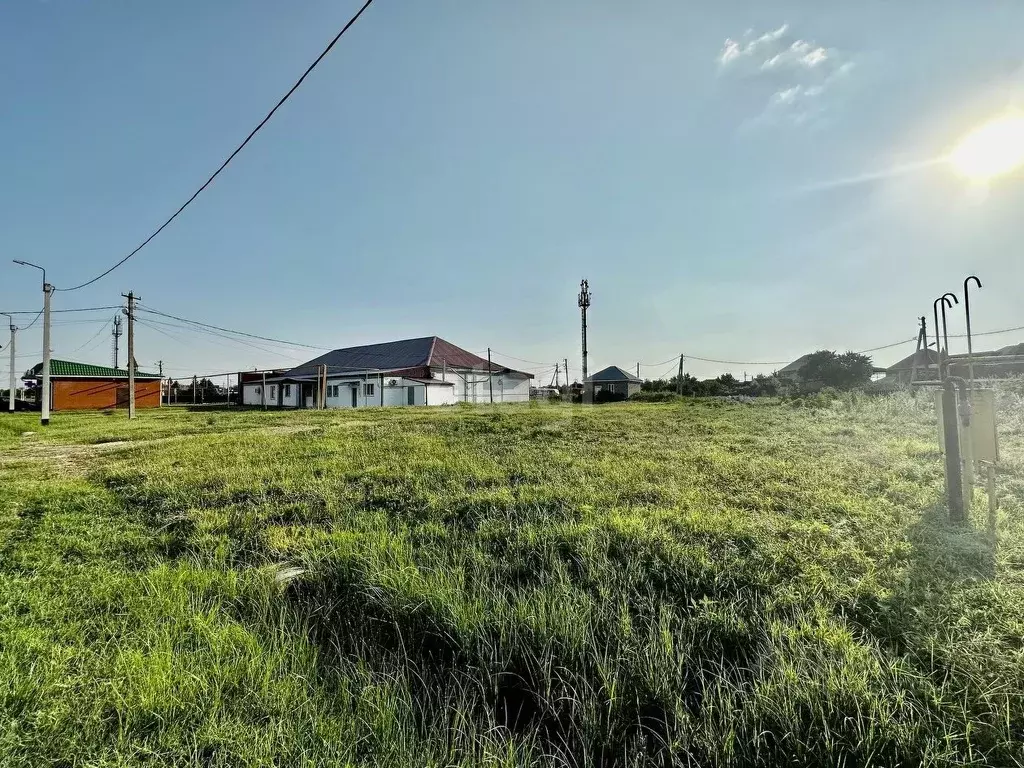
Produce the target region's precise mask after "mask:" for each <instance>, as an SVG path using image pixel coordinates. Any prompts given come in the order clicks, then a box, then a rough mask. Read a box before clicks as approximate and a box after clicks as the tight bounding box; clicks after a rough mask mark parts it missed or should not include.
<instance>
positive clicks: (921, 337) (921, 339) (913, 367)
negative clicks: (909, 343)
mask: <svg viewBox="0 0 1024 768" xmlns="http://www.w3.org/2000/svg"><path fill="white" fill-rule="evenodd" d="M922 345H923V347H922ZM922 349H924V359H925V366H926V367H927V362H928V331H927V330H926V328H925V321H924V318H923V317H922V318H921V326H920V328H918V331H917V346H916V347H915V348H914V357H913V358H911V363H910V386H911V387H913V386H914V382H915V381H917V358H918V355H920V353H921V350H922Z"/></svg>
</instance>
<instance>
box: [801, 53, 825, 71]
mask: <svg viewBox="0 0 1024 768" xmlns="http://www.w3.org/2000/svg"><path fill="white" fill-rule="evenodd" d="M827 60H828V51H826V50H825V49H824V48H815V49H814V50H813V51H811V52H810V53H808V54H807V55H806V56H804V57H803V58H802V59H800V63H801V64H805V65H807V66H808V67H816V66H818V65H819V64H821V63H822V62H824V61H827Z"/></svg>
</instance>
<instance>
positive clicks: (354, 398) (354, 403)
mask: <svg viewBox="0 0 1024 768" xmlns="http://www.w3.org/2000/svg"><path fill="white" fill-rule="evenodd" d="M351 390H352V407H353V408H355V407H356V391H357V390H356V388H355V387H351Z"/></svg>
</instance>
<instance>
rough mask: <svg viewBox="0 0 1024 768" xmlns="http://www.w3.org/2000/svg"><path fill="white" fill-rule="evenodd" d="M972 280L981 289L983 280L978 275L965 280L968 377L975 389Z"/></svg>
mask: <svg viewBox="0 0 1024 768" xmlns="http://www.w3.org/2000/svg"><path fill="white" fill-rule="evenodd" d="M971 280H973V281H974V282H975V283H977V284H978V287H979V288H981V280H979V279H978V276H977V275H969V276H968V277H967V278H966V279H965V280H964V314H965V315H966V316H967V375H968V376H969V377H970V379H971V388H972V389H973V388H974V344H973V343H972V341H971V293H970V291H969V290H968V288H970V285H971Z"/></svg>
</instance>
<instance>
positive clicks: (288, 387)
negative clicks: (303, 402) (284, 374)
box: [282, 384, 292, 397]
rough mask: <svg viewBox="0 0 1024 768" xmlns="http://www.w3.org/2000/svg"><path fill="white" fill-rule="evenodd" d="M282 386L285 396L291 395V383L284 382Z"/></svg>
mask: <svg viewBox="0 0 1024 768" xmlns="http://www.w3.org/2000/svg"><path fill="white" fill-rule="evenodd" d="M282 386H283V389H282V393H283V394H284V396H285V397H291V396H292V385H291V384H284V385H282Z"/></svg>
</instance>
